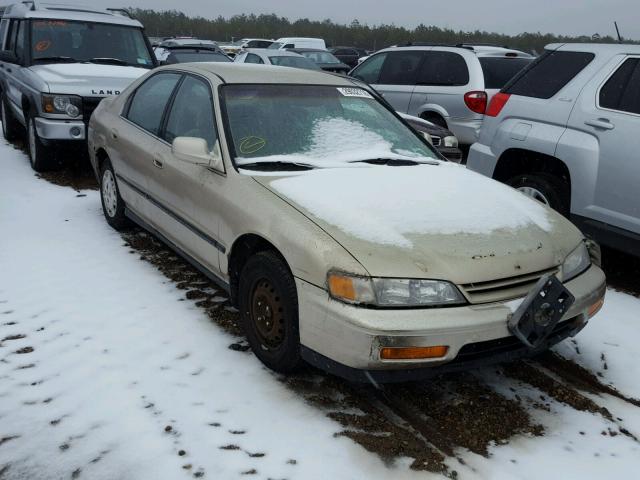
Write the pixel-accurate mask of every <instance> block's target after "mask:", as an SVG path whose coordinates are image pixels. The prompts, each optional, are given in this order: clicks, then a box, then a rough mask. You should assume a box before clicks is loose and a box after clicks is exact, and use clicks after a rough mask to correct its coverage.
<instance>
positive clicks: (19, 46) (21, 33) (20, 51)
mask: <svg viewBox="0 0 640 480" xmlns="http://www.w3.org/2000/svg"><path fill="white" fill-rule="evenodd" d="M26 25H27V22H24V21H22V22H20V23H19V25H18V30H17V35H16V56H17V57H18V60H20V61H23V60H24V42H25V40H26V35H25V27H26Z"/></svg>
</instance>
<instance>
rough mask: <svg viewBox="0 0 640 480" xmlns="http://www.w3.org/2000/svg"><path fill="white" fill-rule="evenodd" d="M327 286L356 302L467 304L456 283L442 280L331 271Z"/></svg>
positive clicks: (334, 293)
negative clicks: (359, 274) (374, 276)
mask: <svg viewBox="0 0 640 480" xmlns="http://www.w3.org/2000/svg"><path fill="white" fill-rule="evenodd" d="M327 285H328V287H329V293H330V295H331V297H333V298H334V299H336V300H340V301H343V302H346V303H352V304H356V305H371V306H377V307H432V306H438V305H459V304H463V303H465V299H464V297H463V296H462V294H461V293H460V291H459V290H458V289H457V288H456V287H455V285H453V284H451V283H449V282H445V281H442V280H421V279H410V278H406V279H404V278H402V279H401V278H369V277H357V276H352V275H348V274H344V273H336V272H330V273H329V274H328V276H327Z"/></svg>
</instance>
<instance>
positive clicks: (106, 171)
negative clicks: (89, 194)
mask: <svg viewBox="0 0 640 480" xmlns="http://www.w3.org/2000/svg"><path fill="white" fill-rule="evenodd" d="M100 200H102V212H103V213H104V218H106V220H107V223H108V224H109V225H111V227H113V228H114V229H116V230H118V231H120V230H126V229H127V228H129V227H130V226H131V222H130V221H129V219H128V218H127V217H126V215H125V204H124V200H122V197H121V196H120V190H118V184H117V183H116V175H115V172H114V171H113V166H111V162H110V161H109V159H106V160H105V161H104V162H103V164H102V169H101V171H100Z"/></svg>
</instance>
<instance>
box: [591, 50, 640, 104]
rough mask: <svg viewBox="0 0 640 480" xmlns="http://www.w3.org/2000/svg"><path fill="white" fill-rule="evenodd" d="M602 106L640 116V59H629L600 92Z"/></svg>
mask: <svg viewBox="0 0 640 480" xmlns="http://www.w3.org/2000/svg"><path fill="white" fill-rule="evenodd" d="M600 106H601V107H602V108H609V109H611V110H618V111H621V112H628V113H636V114H640V59H639V58H629V59H627V60H626V61H625V62H624V63H623V64H622V65H621V66H620V67H619V68H618V70H616V72H615V73H614V74H613V75H612V76H611V78H609V80H607V83H605V84H604V86H603V87H602V89H601V90H600Z"/></svg>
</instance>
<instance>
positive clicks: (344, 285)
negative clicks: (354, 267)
mask: <svg viewBox="0 0 640 480" xmlns="http://www.w3.org/2000/svg"><path fill="white" fill-rule="evenodd" d="M329 291H330V292H331V295H333V296H334V297H337V298H342V299H345V300H351V301H355V300H356V289H355V287H354V285H353V279H352V278H350V277H347V276H342V275H335V274H332V275H329Z"/></svg>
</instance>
